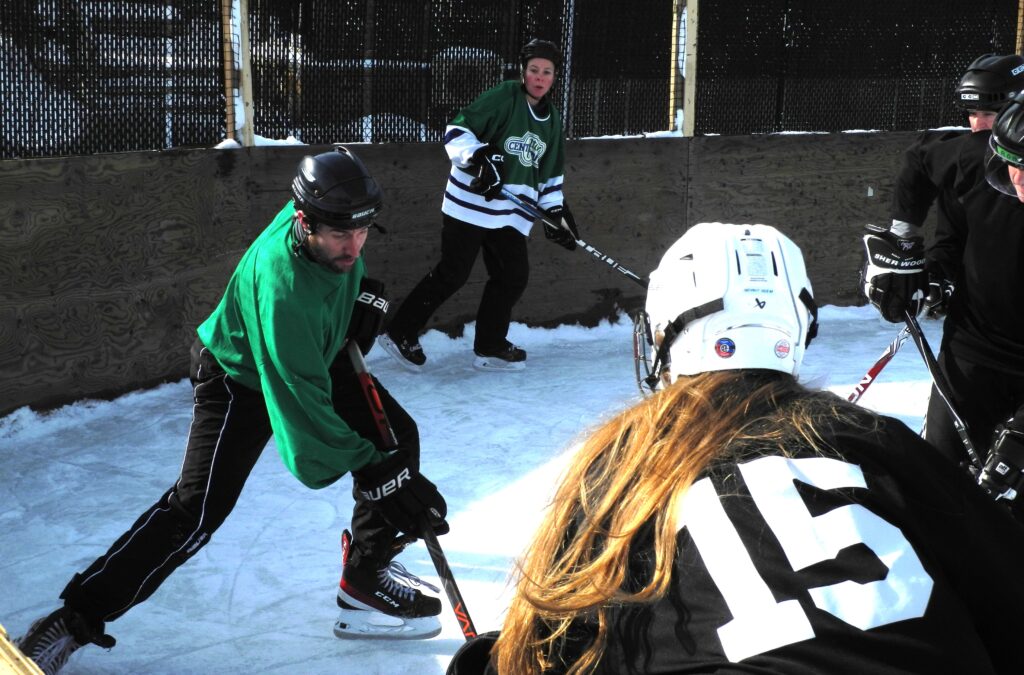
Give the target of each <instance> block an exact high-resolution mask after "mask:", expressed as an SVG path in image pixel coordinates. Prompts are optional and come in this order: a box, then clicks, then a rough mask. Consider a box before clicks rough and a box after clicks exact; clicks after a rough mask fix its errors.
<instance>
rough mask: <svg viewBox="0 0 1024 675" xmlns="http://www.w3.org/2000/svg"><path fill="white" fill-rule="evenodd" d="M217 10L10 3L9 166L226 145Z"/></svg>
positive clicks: (3, 55) (210, 6) (2, 22)
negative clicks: (22, 160)
mask: <svg viewBox="0 0 1024 675" xmlns="http://www.w3.org/2000/svg"><path fill="white" fill-rule="evenodd" d="M224 100H225V98H224V84H223V68H222V57H221V26H220V13H219V9H218V3H217V2H214V1H212V0H208V1H207V2H184V1H183V0H177V1H176V2H168V1H166V0H165V1H163V2H154V1H152V0H148V1H141V0H132V1H131V2H128V1H127V0H126V1H123V2H111V1H107V2H84V1H81V2H76V1H73V0H49V1H47V0H3V2H2V3H0V109H2V110H3V114H2V115H0V142H2V143H3V146H2V155H0V157H2V158H5V159H10V158H15V157H43V156H52V155H83V154H92V153H98V152H115V151H130V150H153V149H160V148H166V147H172V146H178V147H180V146H194V145H213V144H215V143H217V142H219V141H220V140H221V139H223V138H224V133H225V122H224V117H225V112H224Z"/></svg>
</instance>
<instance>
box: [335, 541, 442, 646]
mask: <svg viewBox="0 0 1024 675" xmlns="http://www.w3.org/2000/svg"><path fill="white" fill-rule="evenodd" d="M351 542H352V535H351V534H350V533H349V531H348V530H345V531H344V532H342V533H341V551H342V554H341V555H342V565H343V566H344V567H343V569H342V573H341V582H340V583H339V584H338V607H340V608H341V611H340V612H339V614H338V620H337V621H335V622H334V635H335V636H337V637H339V638H342V639H346V640H351V639H363V640H425V639H427V638H432V637H434V636H435V635H437V634H438V633H440V632H441V622H440V620H439V619H438V618H437V615H438V614H440V613H441V601H440V600H438V599H437V598H434V597H431V596H429V595H424V594H423V593H421V592H420V591H419V589H418V588H415V587H416V586H425V587H426V588H429V589H430V590H432V591H434V592H435V593H436V592H438V591H439V589H438V588H436V587H435V586H433V585H431V584H429V583H427V582H425V581H423V580H421V579H420V578H419V577H417V576H415V575H413V574H411V573H410V572H409V571H408V570H406V569H405V567H404V566H403V565H402V564H401V563H397V562H394V561H389V562H388V563H387V564H386V565H385V566H384V567H383V568H379V569H372V568H371V569H366V570H362V569H360V568H357V567H355V566H351V565H349V564H348V553H349V547H350V545H351Z"/></svg>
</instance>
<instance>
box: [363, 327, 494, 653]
mask: <svg viewBox="0 0 1024 675" xmlns="http://www.w3.org/2000/svg"><path fill="white" fill-rule="evenodd" d="M345 348H346V349H347V350H348V356H349V359H351V361H352V367H353V368H354V369H355V371H356V376H357V377H358V378H359V386H360V387H362V389H363V395H364V396H365V397H366V402H367V403H368V404H370V413H371V414H372V415H373V421H374V422H376V423H377V431H379V432H380V435H381V438H383V439H384V444H385V445H387V446H389V447H392V448H393V447H395V446H396V445H398V439H397V438H396V437H395V431H394V429H392V428H391V422H389V421H388V415H387V413H386V412H384V405H383V404H382V403H381V400H380V394H379V393H378V392H377V387H376V385H374V383H373V378H372V377H371V376H370V371H369V370H367V369H366V361H365V360H363V353H362V352H361V351H359V345H358V344H356V343H355V341H353V340H349V341H348V344H347V345H346V347H345ZM420 533H421V534H422V535H423V541H424V543H426V545H427V553H429V554H430V559H431V560H432V561H433V562H434V569H435V570H437V576H438V577H439V578H440V579H441V585H442V586H443V587H444V593H445V595H447V596H448V602H450V603H451V605H452V611H453V612H455V618H456V619H457V620H458V622H459V628H461V629H462V635H463V636H464V637H465V638H466V639H467V640H469V639H470V638H474V637H476V626H475V625H473V619H471V618H470V617H469V610H467V609H466V601H465V600H463V599H462V593H460V592H459V587H458V586H457V585H456V584H455V576H454V575H453V574H452V568H451V567H449V566H448V559H447V558H445V556H444V551H442V550H441V544H440V542H438V541H437V535H436V534H434V528H433V527H431V525H430V522H429V521H428V520H427V517H426V515H424V516H423V518H422V519H421V521H420Z"/></svg>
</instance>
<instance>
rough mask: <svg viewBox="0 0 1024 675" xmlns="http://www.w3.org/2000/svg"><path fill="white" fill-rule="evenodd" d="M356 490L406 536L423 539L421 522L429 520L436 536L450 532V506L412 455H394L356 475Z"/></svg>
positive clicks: (366, 467) (402, 453)
mask: <svg viewBox="0 0 1024 675" xmlns="http://www.w3.org/2000/svg"><path fill="white" fill-rule="evenodd" d="M352 478H353V479H354V481H355V488H356V490H358V491H359V493H360V494H361V495H362V496H363V498H364V499H366V500H367V501H368V502H370V505H371V506H372V507H373V508H375V509H376V510H377V511H378V512H379V513H380V514H381V515H382V516H383V517H384V520H386V521H388V523H390V524H391V526H392V527H395V528H397V529H399V530H401V531H402V532H404V533H405V534H410V535H412V536H414V537H418V536H420V531H421V528H420V520H421V519H422V518H423V517H424V516H426V518H427V520H428V522H429V523H430V525H431V526H432V527H433V528H434V532H435V533H436V534H444V533H446V532H447V531H448V522H447V521H446V520H445V519H444V518H445V516H446V515H447V514H448V505H447V504H446V503H445V501H444V497H442V496H441V493H440V492H438V491H437V486H435V485H434V484H433V483H431V482H430V481H429V480H427V479H426V478H425V477H424V476H423V474H421V473H420V472H419V471H417V470H416V469H415V468H414V467H413V466H412V464H411V463H410V461H409V455H408V454H406V453H404V452H401V451H398V452H393V453H391V454H390V455H388V456H387V458H386V459H385V460H384V461H383V462H380V463H378V464H369V465H367V466H364V467H363V468H361V469H357V470H356V471H353V472H352Z"/></svg>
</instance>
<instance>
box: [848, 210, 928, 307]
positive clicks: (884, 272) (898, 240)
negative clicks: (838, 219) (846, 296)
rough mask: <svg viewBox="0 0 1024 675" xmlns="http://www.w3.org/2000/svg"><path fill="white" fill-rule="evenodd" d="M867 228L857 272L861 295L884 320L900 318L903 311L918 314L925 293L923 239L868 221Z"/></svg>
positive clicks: (926, 281)
mask: <svg viewBox="0 0 1024 675" xmlns="http://www.w3.org/2000/svg"><path fill="white" fill-rule="evenodd" d="M868 232H869V233H868V234H865V235H864V253H865V260H864V266H863V267H862V268H861V272H860V281H861V286H862V288H863V290H864V295H865V296H866V297H867V299H868V300H869V301H870V302H871V304H872V305H874V306H875V307H877V308H878V311H879V312H881V314H882V318H884V319H885V320H886V321H892V322H893V323H899V322H902V321H903V313H904V312H905V311H909V312H910V313H911V314H913V315H914V316H917V315H918V314H920V313H921V309H922V308H923V307H924V301H925V298H926V297H927V295H928V274H927V272H925V259H924V241H923V240H922V239H921V238H920V237H908V238H906V239H904V238H902V237H897V236H896V235H894V234H893V233H892V232H889V231H888V230H885V229H882V228H879V227H877V226H874V225H868Z"/></svg>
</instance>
